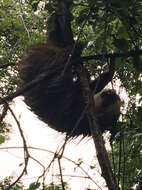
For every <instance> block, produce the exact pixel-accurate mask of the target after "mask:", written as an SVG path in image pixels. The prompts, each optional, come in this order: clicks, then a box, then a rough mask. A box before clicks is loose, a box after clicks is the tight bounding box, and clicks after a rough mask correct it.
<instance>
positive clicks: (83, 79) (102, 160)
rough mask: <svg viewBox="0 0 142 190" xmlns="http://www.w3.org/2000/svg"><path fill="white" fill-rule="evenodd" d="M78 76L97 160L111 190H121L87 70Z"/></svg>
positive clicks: (83, 69) (83, 70)
mask: <svg viewBox="0 0 142 190" xmlns="http://www.w3.org/2000/svg"><path fill="white" fill-rule="evenodd" d="M78 75H79V78H80V83H81V86H82V93H83V97H84V101H85V104H86V105H88V110H87V116H88V120H89V126H90V130H91V134H92V137H93V140H94V144H95V147H96V152H97V158H98V161H99V164H100V167H101V170H102V176H103V177H104V179H105V181H106V184H107V186H108V189H109V190H114V189H115V190H120V189H119V186H118V184H117V182H116V179H115V177H114V174H113V172H112V168H111V165H110V161H109V158H108V155H107V151H106V149H105V145H104V141H103V137H102V134H101V132H100V130H99V125H98V122H97V119H96V118H95V114H94V108H95V104H94V100H93V96H92V94H91V90H90V87H89V82H88V78H87V75H86V70H85V68H84V67H82V72H81V73H78Z"/></svg>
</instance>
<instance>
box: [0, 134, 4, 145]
mask: <svg viewBox="0 0 142 190" xmlns="http://www.w3.org/2000/svg"><path fill="white" fill-rule="evenodd" d="M4 142H5V136H3V135H0V144H2V143H4Z"/></svg>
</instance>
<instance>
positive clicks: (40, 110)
mask: <svg viewBox="0 0 142 190" xmlns="http://www.w3.org/2000/svg"><path fill="white" fill-rule="evenodd" d="M64 19H66V22H62V20H63V21H64ZM64 24H65V25H64ZM47 26H48V29H49V30H48V32H47V36H48V40H47V42H46V43H43V44H37V45H34V46H32V47H30V48H29V50H28V52H27V54H26V55H25V56H24V57H23V59H22V61H21V64H20V68H19V75H20V79H21V86H23V85H25V84H27V83H29V82H31V81H32V80H34V79H36V78H37V77H38V76H39V75H41V74H43V73H45V72H46V76H47V77H46V79H44V80H43V81H41V82H39V83H38V84H36V85H35V86H33V87H32V88H31V89H30V90H28V91H26V92H25V93H24V97H25V102H26V104H27V105H28V106H29V107H30V109H31V110H32V111H33V112H34V113H35V114H36V115H37V116H38V117H39V118H40V119H41V120H42V121H44V122H45V123H47V124H48V125H49V126H50V127H52V128H53V129H55V130H57V131H59V132H65V133H66V134H67V135H69V136H70V137H74V136H79V135H83V136H90V135H91V132H90V128H89V122H88V118H87V114H84V115H83V116H81V114H82V112H83V110H84V108H85V104H84V100H83V96H82V89H81V86H80V82H79V80H78V78H77V77H76V76H75V75H74V72H73V68H74V67H73V66H76V65H77V64H78V63H76V62H75V61H73V60H77V58H78V57H80V56H81V53H82V50H83V45H82V43H75V42H74V40H73V35H72V30H71V26H70V19H68V18H67V17H64V16H63V17H62V16H61V15H57V14H56V13H55V14H53V15H52V16H51V17H50V18H49V20H48V22H47ZM53 26H54V27H53ZM70 55H72V56H70ZM113 74H114V64H111V65H110V67H109V71H108V72H104V73H102V74H101V75H100V76H99V77H98V78H97V79H96V80H94V81H92V82H90V88H91V90H92V92H93V90H94V89H95V93H96V94H94V100H95V114H96V118H97V119H98V123H99V126H100V130H101V131H102V132H104V131H105V130H110V131H111V130H112V128H113V126H114V125H115V123H116V121H117V119H118V117H119V113H120V98H119V96H118V95H117V94H116V93H115V91H113V90H105V91H103V89H104V87H105V86H106V85H107V84H108V83H109V82H110V81H111V80H112V77H113Z"/></svg>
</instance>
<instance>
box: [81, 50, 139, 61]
mask: <svg viewBox="0 0 142 190" xmlns="http://www.w3.org/2000/svg"><path fill="white" fill-rule="evenodd" d="M136 55H142V50H140V49H139V50H132V51H128V52H126V53H109V54H96V55H93V56H84V57H80V58H79V59H78V61H81V62H84V61H89V60H99V59H100V60H101V59H104V58H106V59H108V58H117V57H123V58H127V57H134V56H136Z"/></svg>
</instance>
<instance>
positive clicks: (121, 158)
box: [0, 0, 142, 190]
mask: <svg viewBox="0 0 142 190" xmlns="http://www.w3.org/2000/svg"><path fill="white" fill-rule="evenodd" d="M54 10H55V4H54V3H53V2H51V1H48V0H47V1H46V2H45V3H44V2H43V1H40V0H29V1H26V0H25V1H21V2H20V1H14V0H1V1H0V84H1V85H0V96H1V97H4V96H6V95H8V94H10V93H12V92H14V91H15V90H16V89H17V87H18V75H17V66H18V62H19V60H20V58H21V56H22V54H23V52H25V51H26V49H27V47H28V46H29V45H31V44H35V43H38V42H43V41H45V39H46V38H45V36H46V35H45V29H46V26H45V23H46V20H47V16H48V15H49V14H50V13H52V12H53V11H54ZM73 16H74V20H73V21H72V29H73V32H74V36H75V38H76V39H77V38H78V36H79V40H81V41H85V42H86V44H87V45H86V48H85V50H84V52H83V55H94V54H108V53H112V52H117V53H124V54H126V52H127V51H131V50H137V49H141V47H142V1H141V0H133V1H130V0H96V1H94V0H79V1H78V0H74V6H73ZM116 63H117V65H116V76H115V78H114V82H113V83H115V81H116V80H118V79H119V81H120V87H121V88H120V91H121V89H122V88H123V89H125V91H126V94H127V96H126V98H125V99H124V101H125V103H124V105H122V108H123V109H122V117H121V119H120V122H119V124H118V127H119V128H121V130H120V131H119V132H118V134H117V136H116V140H115V141H114V142H113V146H114V152H113V156H114V163H115V167H114V168H115V170H114V171H115V173H116V175H117V177H118V180H119V181H120V182H121V184H122V189H125V190H127V189H130V188H132V186H133V185H135V184H137V183H139V181H138V179H139V178H140V174H141V173H142V165H141V159H142V56H140V55H137V53H136V54H135V56H133V57H127V58H126V57H125V56H124V57H118V58H117V59H116ZM84 64H85V65H86V67H87V68H88V69H89V71H90V73H91V75H92V76H96V75H98V74H99V73H100V72H101V71H102V70H104V69H105V68H106V64H107V60H106V59H100V60H91V61H87V62H86V63H84ZM120 94H121V92H120ZM7 132H8V131H7V129H6V128H5V127H4V125H3V123H2V124H1V125H0V144H1V143H3V142H4V140H5V135H6V133H7ZM8 183H9V181H4V182H3V183H2V182H1V187H2V188H3V187H4V186H6V185H7V184H8ZM53 186H54V185H53ZM54 187H55V189H61V187H56V186H54ZM18 188H19V189H20V187H19V186H17V187H13V189H15V190H16V189H18ZM36 188H37V186H35V184H34V183H33V184H31V186H30V187H29V190H31V189H36ZM51 188H52V185H51V187H50V188H48V187H47V189H51Z"/></svg>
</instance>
